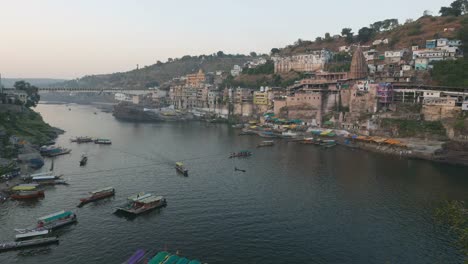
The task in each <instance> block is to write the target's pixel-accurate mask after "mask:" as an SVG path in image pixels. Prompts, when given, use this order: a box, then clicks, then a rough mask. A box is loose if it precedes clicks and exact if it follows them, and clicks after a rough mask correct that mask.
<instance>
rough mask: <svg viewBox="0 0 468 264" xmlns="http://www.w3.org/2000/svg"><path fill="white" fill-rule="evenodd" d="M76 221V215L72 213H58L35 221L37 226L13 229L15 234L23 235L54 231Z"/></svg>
mask: <svg viewBox="0 0 468 264" xmlns="http://www.w3.org/2000/svg"><path fill="white" fill-rule="evenodd" d="M76 221H77V219H76V214H75V213H73V212H72V211H64V210H62V211H60V212H57V213H53V214H50V215H46V216H43V217H40V218H38V219H37V225H36V226H35V227H32V228H26V229H15V231H16V232H17V233H20V234H25V233H28V232H33V231H43V230H54V229H56V228H60V227H63V226H66V225H69V224H73V223H75V222H76Z"/></svg>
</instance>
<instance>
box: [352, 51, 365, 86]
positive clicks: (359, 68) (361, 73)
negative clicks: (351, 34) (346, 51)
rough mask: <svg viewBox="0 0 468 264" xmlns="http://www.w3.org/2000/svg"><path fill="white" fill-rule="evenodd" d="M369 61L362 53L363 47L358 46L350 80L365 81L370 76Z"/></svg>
mask: <svg viewBox="0 0 468 264" xmlns="http://www.w3.org/2000/svg"><path fill="white" fill-rule="evenodd" d="M367 72H368V68H367V61H366V58H365V57H364V54H363V53H362V49H361V46H358V47H357V49H356V51H355V52H354V55H353V60H352V61H351V69H350V75H349V76H350V78H351V79H365V78H367V76H368V74H367Z"/></svg>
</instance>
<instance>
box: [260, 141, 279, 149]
mask: <svg viewBox="0 0 468 264" xmlns="http://www.w3.org/2000/svg"><path fill="white" fill-rule="evenodd" d="M273 145H275V142H274V141H263V142H261V143H259V144H258V145H257V148H261V147H270V146H273Z"/></svg>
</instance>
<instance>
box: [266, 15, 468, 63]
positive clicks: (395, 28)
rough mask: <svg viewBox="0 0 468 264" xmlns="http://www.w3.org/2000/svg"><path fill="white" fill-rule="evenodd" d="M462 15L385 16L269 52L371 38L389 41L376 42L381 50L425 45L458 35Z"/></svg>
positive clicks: (283, 52) (364, 41)
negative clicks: (404, 18)
mask: <svg viewBox="0 0 468 264" xmlns="http://www.w3.org/2000/svg"><path fill="white" fill-rule="evenodd" d="M465 17H466V15H465V16H458V17H455V16H440V17H438V16H430V15H426V16H423V17H421V18H419V19H417V20H415V21H413V20H407V21H406V22H405V23H404V24H399V22H398V20H396V19H386V20H383V21H378V22H375V23H373V24H371V25H369V26H367V27H363V28H361V29H360V30H359V31H358V32H357V33H353V32H352V30H351V29H350V28H343V29H342V31H341V32H339V33H337V34H330V33H327V34H325V36H324V37H317V38H316V39H315V40H314V41H308V40H301V39H299V40H297V41H296V42H295V43H294V44H292V45H289V46H286V47H285V48H282V49H278V48H274V49H272V53H276V54H280V55H293V54H300V53H306V52H309V51H312V50H318V49H329V50H332V51H338V49H339V47H341V46H349V45H357V44H360V45H368V46H372V42H374V40H382V39H389V43H388V44H381V45H377V46H375V48H376V49H377V50H380V51H383V50H390V49H407V48H411V46H412V45H419V46H420V47H424V46H425V43H426V40H428V39H434V38H459V30H460V28H461V27H462V21H463V19H464V18H465ZM449 28H453V29H454V31H445V29H449ZM333 36H335V37H333ZM338 36H339V37H338Z"/></svg>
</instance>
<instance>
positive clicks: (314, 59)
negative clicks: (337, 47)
mask: <svg viewBox="0 0 468 264" xmlns="http://www.w3.org/2000/svg"><path fill="white" fill-rule="evenodd" d="M332 55H333V54H332V53H331V52H330V51H328V50H325V49H323V50H317V51H313V52H311V53H305V54H298V55H293V56H286V57H279V56H277V57H273V58H272V59H273V61H274V63H275V73H281V72H289V71H291V70H295V71H298V72H315V71H319V70H323V68H324V67H325V64H327V63H328V62H330V60H331V58H332Z"/></svg>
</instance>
